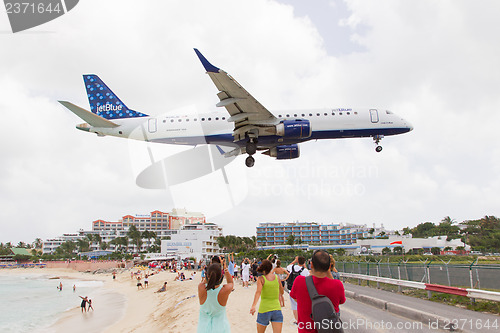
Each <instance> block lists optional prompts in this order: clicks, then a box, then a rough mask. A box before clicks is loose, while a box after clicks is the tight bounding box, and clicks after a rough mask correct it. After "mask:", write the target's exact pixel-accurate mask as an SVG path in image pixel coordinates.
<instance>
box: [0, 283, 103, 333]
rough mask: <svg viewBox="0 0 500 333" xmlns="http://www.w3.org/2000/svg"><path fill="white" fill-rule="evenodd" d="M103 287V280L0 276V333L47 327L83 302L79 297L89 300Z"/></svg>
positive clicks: (36, 329)
mask: <svg viewBox="0 0 500 333" xmlns="http://www.w3.org/2000/svg"><path fill="white" fill-rule="evenodd" d="M59 283H62V285H63V288H62V290H61V291H60V290H59V289H58V286H59ZM102 285H103V282H102V281H82V280H77V279H65V278H62V279H49V276H48V275H35V274H31V275H7V276H5V275H4V276H2V275H0V332H5V333H6V332H16V333H23V332H34V331H38V330H40V329H43V328H46V327H48V326H50V325H52V324H53V323H54V322H55V321H56V320H57V319H58V318H59V317H60V316H61V315H62V314H63V313H64V312H65V311H66V310H69V309H72V308H75V307H79V306H80V303H81V301H82V299H81V298H80V297H78V296H83V297H85V296H89V298H92V294H95V293H96V292H98V290H99V289H100V287H101V286H102ZM73 286H75V291H73ZM94 307H95V306H94Z"/></svg>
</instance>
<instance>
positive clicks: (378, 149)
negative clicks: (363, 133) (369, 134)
mask: <svg viewBox="0 0 500 333" xmlns="http://www.w3.org/2000/svg"><path fill="white" fill-rule="evenodd" d="M383 138H384V136H383V135H374V136H373V141H374V142H375V144H376V145H377V147H376V148H375V151H376V152H377V153H380V152H381V151H382V146H379V144H378V143H379V142H380V140H382V139H383Z"/></svg>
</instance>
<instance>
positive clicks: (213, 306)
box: [198, 250, 345, 333]
mask: <svg viewBox="0 0 500 333" xmlns="http://www.w3.org/2000/svg"><path fill="white" fill-rule="evenodd" d="M235 267H236V263H235V261H234V254H233V253H231V254H229V256H228V258H225V257H224V256H223V255H221V256H214V257H213V258H212V260H211V262H210V264H209V265H208V266H207V267H206V268H204V269H203V270H202V281H201V282H200V284H199V285H198V298H199V303H200V311H199V320H198V333H212V332H230V325H229V321H228V318H227V314H226V304H227V301H228V298H229V296H230V294H231V292H233V291H234V290H235V289H234V287H235V280H237V274H236V270H235ZM240 267H241V282H242V286H243V288H248V287H249V283H250V281H252V282H253V283H254V284H256V286H257V287H256V291H255V295H254V299H253V303H252V304H251V306H250V311H249V312H250V314H251V315H252V316H253V315H255V313H257V318H256V322H257V327H256V328H257V332H258V333H262V332H265V331H266V328H267V327H268V326H269V324H270V325H271V327H272V330H273V333H279V332H281V331H282V328H283V313H282V310H281V309H282V308H283V307H284V305H285V301H284V299H285V298H284V293H285V291H286V292H288V293H289V298H290V303H291V309H292V311H293V315H294V318H295V321H294V325H297V329H298V332H299V333H302V332H304V333H313V332H317V328H318V325H317V324H318V323H320V322H323V321H322V320H321V319H322V318H324V319H327V320H328V321H327V322H326V323H330V325H331V328H332V331H335V332H341V331H342V329H341V328H340V329H339V325H337V324H338V323H339V322H340V323H341V321H340V308H339V305H340V304H343V303H344V302H345V291H344V285H343V284H342V282H341V281H340V279H339V274H338V272H337V270H336V269H335V260H334V259H333V257H332V256H331V255H329V254H328V253H327V252H325V251H323V250H317V251H315V252H314V253H313V255H312V258H311V259H310V260H309V264H308V263H307V262H306V259H305V258H304V257H302V256H298V257H296V258H295V259H294V260H293V262H292V263H291V264H290V265H288V266H287V267H286V269H285V268H284V267H282V266H281V261H280V260H279V259H278V257H277V256H276V255H269V256H268V257H267V258H266V259H264V260H262V259H254V260H253V261H250V259H249V258H244V259H243V260H242V262H241V266H240ZM224 279H225V280H226V283H225V284H224ZM326 299H328V301H326ZM259 300H260V304H259V307H258V308H257V303H258V302H259ZM313 302H315V307H314V309H315V310H314V311H313V307H312V304H313ZM329 302H330V303H329ZM318 304H319V305H318ZM320 308H321V309H323V310H321V311H320V310H319V309H320ZM318 318H319V319H318ZM340 327H341V325H340Z"/></svg>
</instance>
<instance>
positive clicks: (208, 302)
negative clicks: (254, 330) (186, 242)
mask: <svg viewBox="0 0 500 333" xmlns="http://www.w3.org/2000/svg"><path fill="white" fill-rule="evenodd" d="M222 267H224V276H225V277H226V281H227V283H226V284H225V285H222ZM222 267H221V264H219V263H213V264H211V265H210V266H209V267H208V269H207V278H206V280H207V283H206V285H205V283H203V282H202V283H200V284H199V285H198V298H199V301H200V315H199V319H198V333H228V332H231V328H230V325H229V321H228V320H227V314H226V304H227V300H228V298H229V294H231V291H232V290H233V277H232V276H231V274H229V271H228V269H227V265H226V262H225V260H222Z"/></svg>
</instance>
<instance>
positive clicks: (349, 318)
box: [340, 298, 445, 333]
mask: <svg viewBox="0 0 500 333" xmlns="http://www.w3.org/2000/svg"><path fill="white" fill-rule="evenodd" d="M340 311H341V315H340V317H341V318H342V321H343V323H344V326H343V327H344V331H345V332H346V333H348V332H359V333H364V332H445V331H444V330H440V329H438V328H432V326H429V323H425V324H424V323H422V322H419V321H415V320H411V319H407V318H404V317H401V316H398V315H396V314H392V313H390V312H388V311H384V310H381V309H378V308H375V307H373V306H371V305H367V304H363V303H361V302H358V301H356V300H353V299H350V298H348V299H347V301H346V303H345V304H344V305H342V306H341V310H340ZM430 324H431V325H432V323H430Z"/></svg>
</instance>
